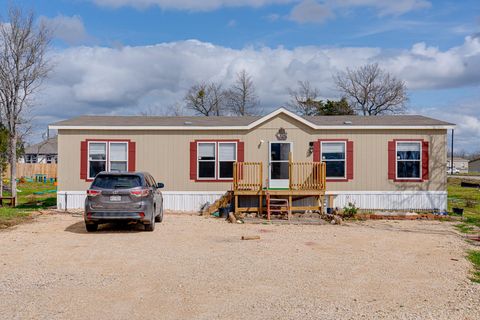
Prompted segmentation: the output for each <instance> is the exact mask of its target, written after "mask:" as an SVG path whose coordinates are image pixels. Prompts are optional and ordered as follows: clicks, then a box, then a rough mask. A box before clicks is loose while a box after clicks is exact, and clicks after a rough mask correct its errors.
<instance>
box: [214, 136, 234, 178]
mask: <svg viewBox="0 0 480 320" xmlns="http://www.w3.org/2000/svg"><path fill="white" fill-rule="evenodd" d="M221 144H234V145H235V160H233V163H235V162H237V161H238V142H237V141H217V159H216V160H215V161H216V162H217V172H216V173H217V180H227V181H231V180H233V173H232V177H231V178H222V177H220V162H232V160H224V161H221V160H220V145H221Z"/></svg>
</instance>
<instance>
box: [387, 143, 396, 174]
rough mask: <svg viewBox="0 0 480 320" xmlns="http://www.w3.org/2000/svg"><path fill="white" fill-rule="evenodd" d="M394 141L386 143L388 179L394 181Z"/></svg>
mask: <svg viewBox="0 0 480 320" xmlns="http://www.w3.org/2000/svg"><path fill="white" fill-rule="evenodd" d="M395 153H396V148H395V141H388V179H390V180H395V177H396V174H395V167H396V165H395V163H396V161H397V159H396V156H395Z"/></svg>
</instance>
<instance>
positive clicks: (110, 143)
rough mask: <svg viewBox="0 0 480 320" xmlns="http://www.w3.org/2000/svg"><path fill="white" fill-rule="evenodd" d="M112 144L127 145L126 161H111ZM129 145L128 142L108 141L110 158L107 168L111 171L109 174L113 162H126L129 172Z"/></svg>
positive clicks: (108, 157)
mask: <svg viewBox="0 0 480 320" xmlns="http://www.w3.org/2000/svg"><path fill="white" fill-rule="evenodd" d="M112 144H124V145H126V147H127V148H126V149H125V150H126V153H125V156H126V157H125V160H111V159H110V146H111V145H112ZM128 145H129V143H128V141H108V151H107V155H108V156H107V162H108V165H107V167H108V171H109V172H110V170H111V164H112V162H126V171H128V152H129V150H128Z"/></svg>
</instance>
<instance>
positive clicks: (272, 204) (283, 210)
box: [266, 191, 291, 220]
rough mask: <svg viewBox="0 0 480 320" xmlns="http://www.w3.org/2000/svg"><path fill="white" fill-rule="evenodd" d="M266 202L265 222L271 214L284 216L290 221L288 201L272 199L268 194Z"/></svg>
mask: <svg viewBox="0 0 480 320" xmlns="http://www.w3.org/2000/svg"><path fill="white" fill-rule="evenodd" d="M266 200H267V220H270V218H271V215H272V214H286V215H287V219H288V220H290V212H291V211H290V203H289V201H288V199H278V198H272V197H271V195H270V193H269V192H268V191H267V193H266Z"/></svg>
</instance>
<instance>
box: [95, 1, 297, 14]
mask: <svg viewBox="0 0 480 320" xmlns="http://www.w3.org/2000/svg"><path fill="white" fill-rule="evenodd" d="M91 1H93V2H94V3H96V4H98V5H101V6H107V7H114V8H118V7H123V6H131V7H135V8H140V9H141V8H147V7H150V6H158V7H160V8H162V9H177V10H194V11H210V10H216V9H219V8H222V7H261V6H265V5H269V4H285V3H290V2H295V1H296V0H91Z"/></svg>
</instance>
